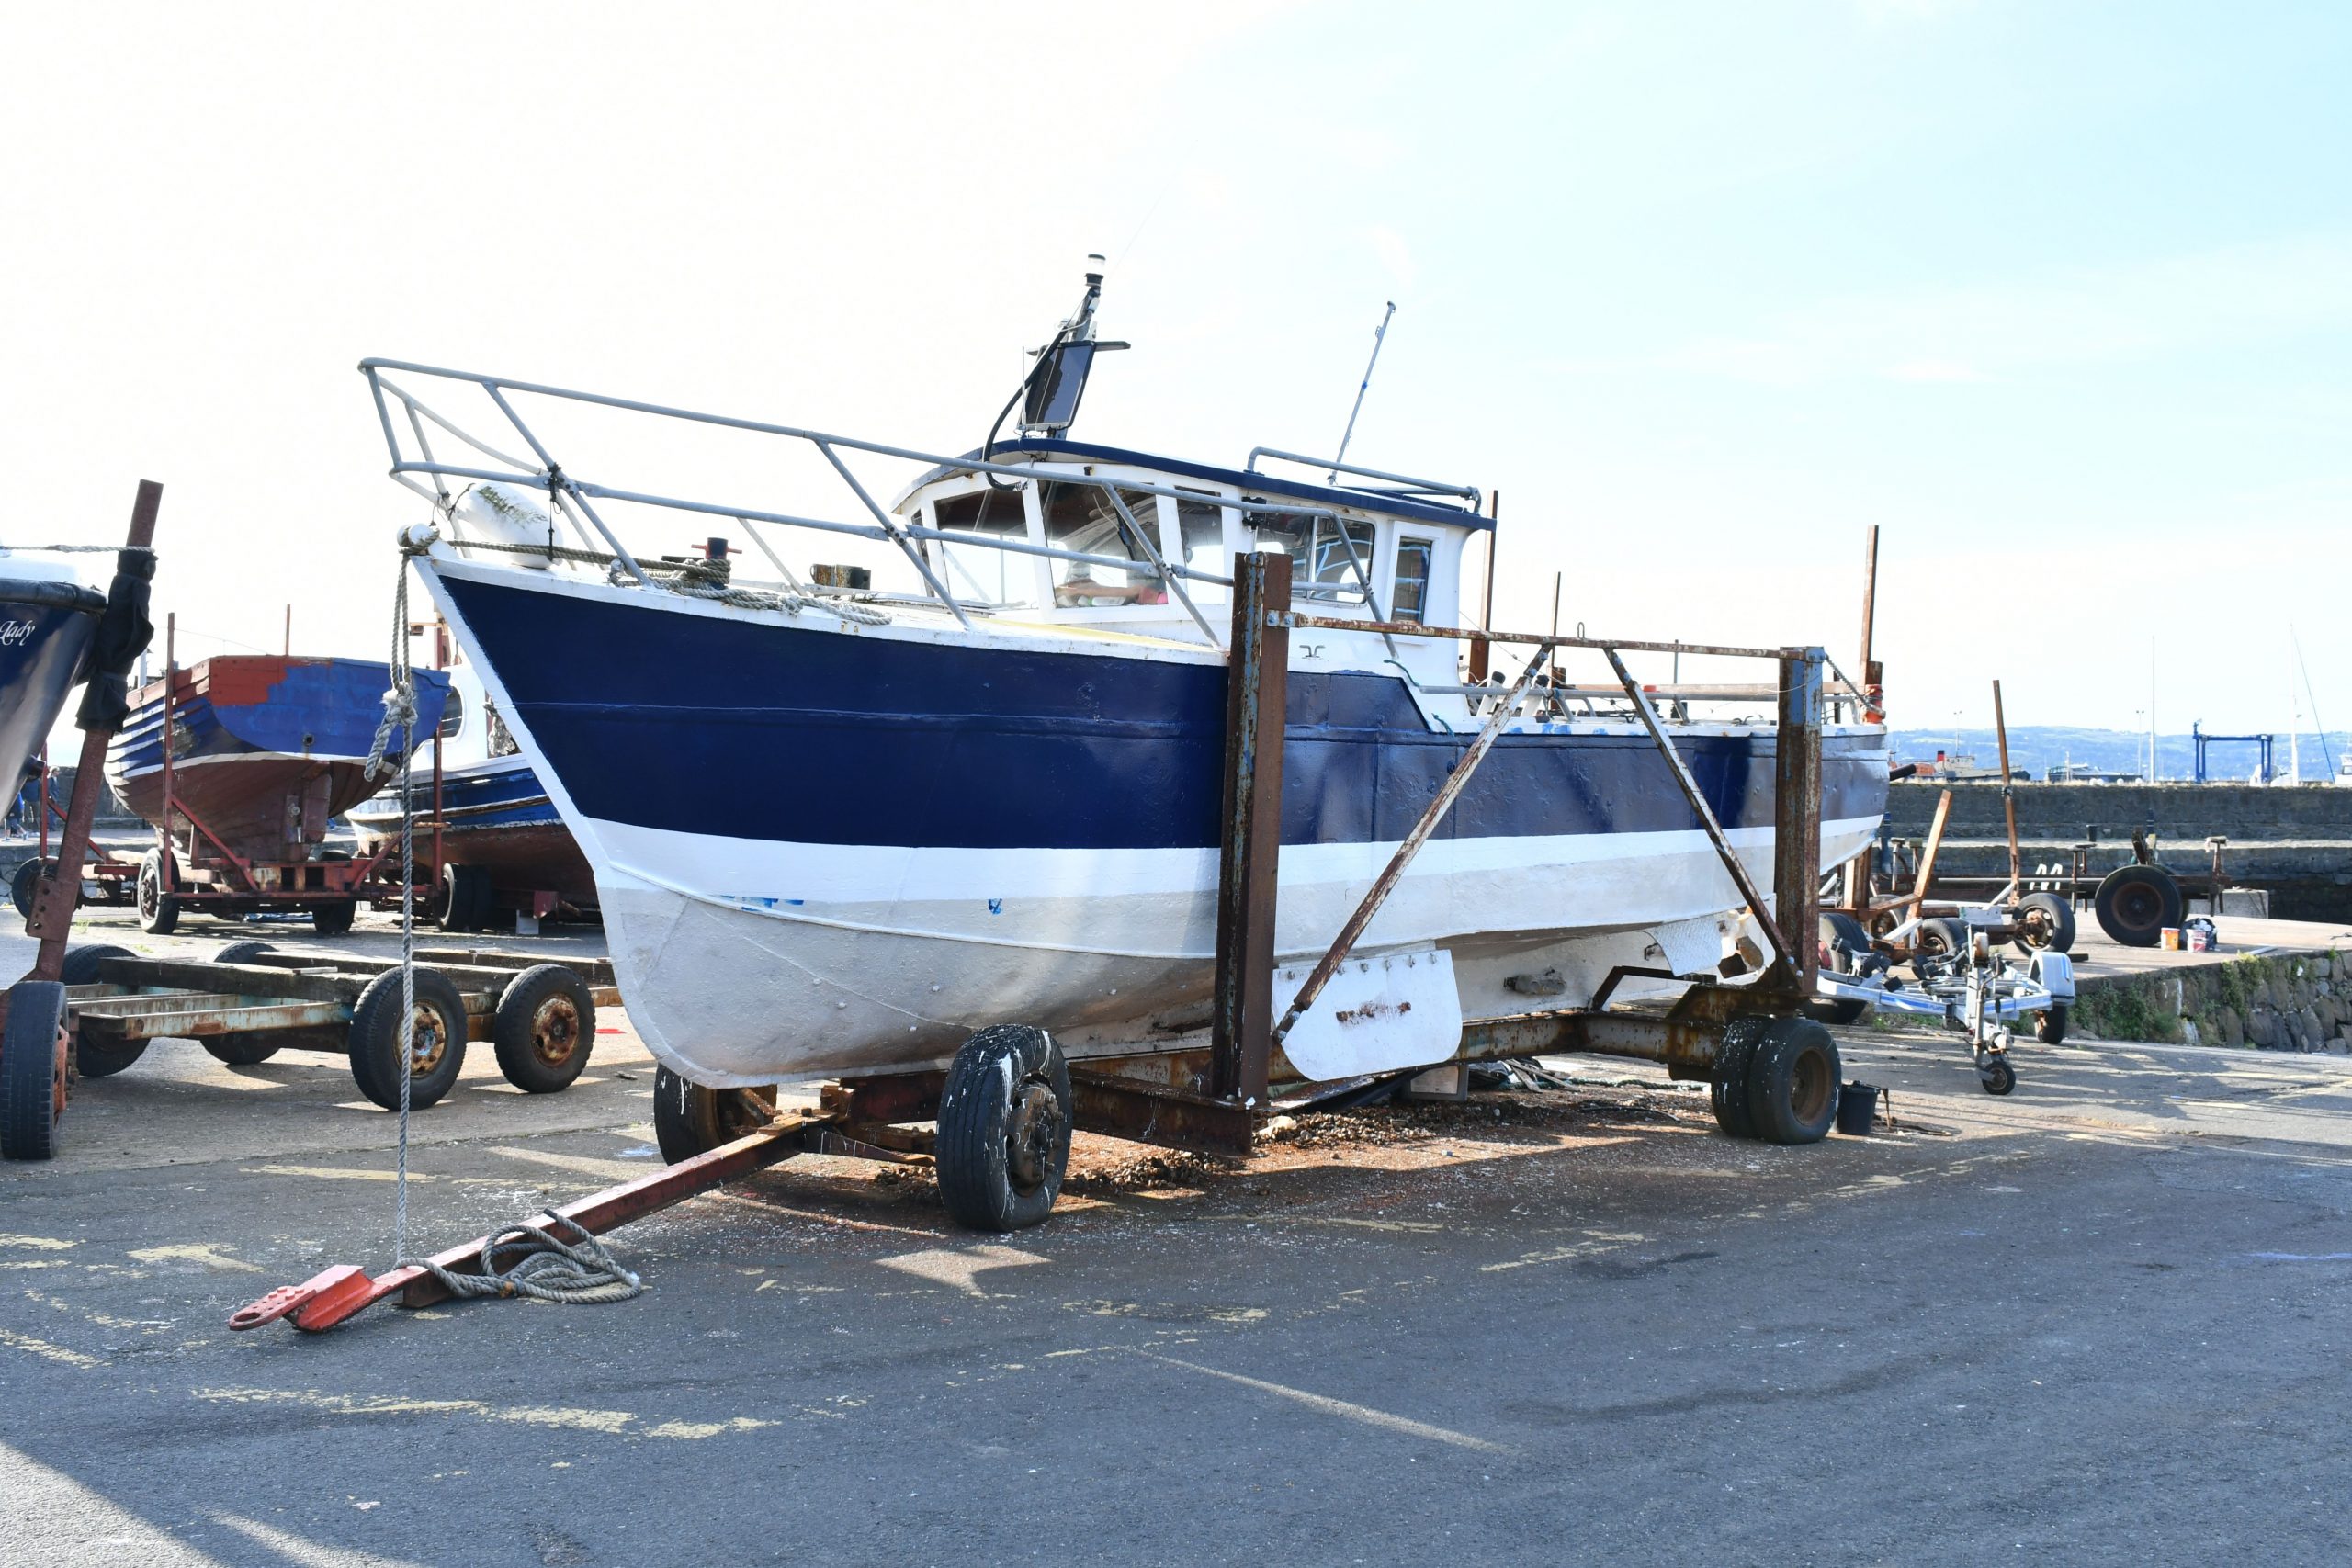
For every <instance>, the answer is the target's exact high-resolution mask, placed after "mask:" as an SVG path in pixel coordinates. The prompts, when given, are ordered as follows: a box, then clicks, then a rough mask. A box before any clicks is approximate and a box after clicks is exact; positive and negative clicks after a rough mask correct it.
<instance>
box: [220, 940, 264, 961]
mask: <svg viewBox="0 0 2352 1568" xmlns="http://www.w3.org/2000/svg"><path fill="white" fill-rule="evenodd" d="M275 952H277V949H276V948H274V947H272V946H270V945H269V943H267V942H255V941H254V940H253V939H251V938H247V939H246V940H245V941H243V942H230V943H228V944H227V945H226V946H224V947H222V948H221V949H220V952H218V953H214V954H213V955H212V962H213V963H215V964H250V963H252V962H253V961H254V959H256V958H259V957H260V956H261V955H262V954H263V953H275Z"/></svg>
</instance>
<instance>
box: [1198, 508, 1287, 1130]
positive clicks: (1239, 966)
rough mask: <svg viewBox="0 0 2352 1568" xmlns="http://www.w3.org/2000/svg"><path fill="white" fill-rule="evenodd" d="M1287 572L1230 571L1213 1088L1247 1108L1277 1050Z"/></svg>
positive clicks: (1273, 568) (1260, 555) (1267, 560)
mask: <svg viewBox="0 0 2352 1568" xmlns="http://www.w3.org/2000/svg"><path fill="white" fill-rule="evenodd" d="M1290 571H1291V563H1290V558H1289V557H1288V556H1283V555H1272V554H1268V553H1264V552H1254V551H1253V552H1252V553H1250V554H1248V555H1245V556H1242V557H1241V558H1239V559H1238V560H1236V561H1235V562H1234V570H1233V641H1232V644H1231V651H1230V653H1229V654H1228V656H1227V664H1226V698H1225V800H1224V814H1223V816H1222V817H1220V818H1218V821H1219V824H1220V829H1219V830H1220V833H1221V836H1222V839H1223V842H1222V844H1221V845H1220V846H1219V852H1218V856H1217V887H1216V1014H1215V1017H1214V1019H1213V1021H1212V1023H1211V1050H1210V1055H1209V1093H1210V1095H1211V1096H1212V1097H1214V1098H1216V1099H1218V1100H1240V1101H1241V1102H1242V1103H1244V1104H1245V1105H1255V1104H1261V1103H1263V1102H1264V1100H1265V1098H1266V1072H1267V1067H1268V1063H1269V1061H1270V1059H1271V1058H1272V1054H1273V1053H1272V1043H1273V1008H1274V911H1275V892H1274V888H1275V877H1276V874H1277V873H1278V870H1279V867H1280V864H1281V857H1282V830H1283V721H1284V717H1285V715H1286V714H1287V712H1288V708H1289V703H1288V696H1289V692H1288V687H1289V682H1290V633H1289V631H1288V630H1287V629H1286V628H1285V627H1283V626H1281V625H1278V624H1276V623H1275V621H1274V619H1273V617H1274V616H1275V615H1278V614H1281V613H1283V612H1285V611H1287V610H1288V609H1289V608H1290Z"/></svg>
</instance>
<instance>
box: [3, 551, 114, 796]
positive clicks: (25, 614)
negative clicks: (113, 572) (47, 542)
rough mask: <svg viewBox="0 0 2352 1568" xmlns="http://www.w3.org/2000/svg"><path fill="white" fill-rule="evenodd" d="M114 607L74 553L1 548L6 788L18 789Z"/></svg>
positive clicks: (81, 675) (78, 677)
mask: <svg viewBox="0 0 2352 1568" xmlns="http://www.w3.org/2000/svg"><path fill="white" fill-rule="evenodd" d="M106 607H107V596H106V594H105V593H103V592H100V591H98V590H97V589H96V588H93V587H91V586H89V585H88V584H87V583H85V582H84V581H82V579H81V577H80V576H79V575H78V574H77V573H76V572H75V571H74V567H73V565H72V563H71V561H70V559H68V558H65V557H62V556H58V555H51V554H44V553H43V552H41V551H39V550H25V549H5V548H0V788H5V789H6V790H7V791H9V792H10V793H11V794H13V793H15V791H16V789H17V785H18V784H19V782H20V781H21V780H22V779H23V778H24V776H25V769H26V765H27V764H28V762H30V761H32V760H33V758H34V757H35V756H37V755H38V754H39V753H40V748H41V743H42V742H43V741H44V740H46V739H48V738H49V732H50V729H51V727H52V726H54V725H55V724H56V723H57V716H58V715H59V714H60V713H62V711H63V710H64V707H65V695H66V694H67V693H68V692H70V691H72V690H73V689H74V683H75V682H78V681H80V680H81V679H82V677H83V675H84V674H85V672H86V671H85V670H84V668H83V664H84V659H85V655H86V654H87V653H88V652H89V650H90V642H91V638H92V637H94V636H95V635H96V631H97V626H98V615H99V614H100V613H101V612H102V611H104V610H105V609H106Z"/></svg>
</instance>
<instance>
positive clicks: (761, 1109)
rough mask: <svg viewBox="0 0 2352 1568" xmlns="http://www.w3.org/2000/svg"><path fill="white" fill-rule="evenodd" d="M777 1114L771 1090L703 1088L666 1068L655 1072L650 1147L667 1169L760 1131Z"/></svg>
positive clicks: (773, 1090) (769, 1088)
mask: <svg viewBox="0 0 2352 1568" xmlns="http://www.w3.org/2000/svg"><path fill="white" fill-rule="evenodd" d="M774 1111H775V1087H774V1086H773V1085H771V1086H769V1087H767V1088H765V1089H706V1088H704V1087H703V1086H702V1085H701V1084H698V1083H696V1082H695V1081H694V1080H693V1079H692V1078H689V1077H684V1075H682V1074H679V1073H673V1072H672V1071H671V1070H670V1069H669V1068H667V1067H656V1068H654V1070H653V1142H654V1143H655V1145H658V1146H659V1147H660V1148H661V1150H662V1159H663V1160H664V1161H665V1162H666V1163H668V1164H671V1165H675V1164H677V1163H678V1162H679V1161H680V1160H685V1159H692V1158H694V1157H695V1156H696V1155H707V1154H708V1153H709V1152H710V1151H711V1150H713V1149H715V1148H717V1147H718V1146H719V1145H721V1144H731V1143H733V1142H734V1141H735V1140H736V1139H738V1138H741V1137H743V1136H744V1135H746V1134H751V1133H755V1132H757V1131H759V1129H760V1128H762V1127H763V1126H765V1125H766V1124H767V1122H768V1119H769V1116H770V1115H771V1114H772V1113H773V1112H774Z"/></svg>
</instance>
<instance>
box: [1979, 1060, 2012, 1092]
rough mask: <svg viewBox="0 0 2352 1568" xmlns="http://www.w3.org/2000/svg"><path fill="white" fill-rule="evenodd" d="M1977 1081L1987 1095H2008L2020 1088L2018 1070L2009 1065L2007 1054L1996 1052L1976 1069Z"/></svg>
mask: <svg viewBox="0 0 2352 1568" xmlns="http://www.w3.org/2000/svg"><path fill="white" fill-rule="evenodd" d="M1976 1081H1977V1082H1979V1083H1981V1084H1983V1085H1984V1086H1985V1093H1986V1094H2007V1093H2008V1092H2009V1091H2010V1090H2011V1089H2015V1088H2017V1087H2018V1070H2017V1068H2015V1067H2014V1066H2010V1065H2009V1058H2008V1054H2007V1052H2001V1051H1996V1052H1995V1053H1994V1054H1993V1055H1991V1056H1989V1057H1987V1058H1986V1059H1985V1065H1984V1066H1981V1067H1979V1068H1977V1069H1976Z"/></svg>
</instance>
